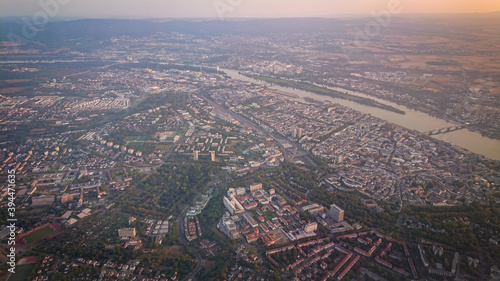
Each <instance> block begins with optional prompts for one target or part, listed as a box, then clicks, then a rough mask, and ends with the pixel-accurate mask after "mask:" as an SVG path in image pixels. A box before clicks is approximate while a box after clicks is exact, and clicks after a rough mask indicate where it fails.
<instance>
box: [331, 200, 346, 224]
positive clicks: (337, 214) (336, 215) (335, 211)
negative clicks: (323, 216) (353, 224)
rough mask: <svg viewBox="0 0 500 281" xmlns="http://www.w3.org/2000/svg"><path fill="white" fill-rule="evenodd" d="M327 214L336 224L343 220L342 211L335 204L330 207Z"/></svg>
mask: <svg viewBox="0 0 500 281" xmlns="http://www.w3.org/2000/svg"><path fill="white" fill-rule="evenodd" d="M328 214H329V215H330V217H331V218H332V219H334V220H335V221H336V222H341V221H343V220H344V210H342V209H341V208H340V207H339V206H337V205H335V204H332V205H330V211H328Z"/></svg>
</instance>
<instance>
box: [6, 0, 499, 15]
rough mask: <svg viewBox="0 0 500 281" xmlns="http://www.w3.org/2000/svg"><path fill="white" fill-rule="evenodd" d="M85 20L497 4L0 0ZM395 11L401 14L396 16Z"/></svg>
mask: <svg viewBox="0 0 500 281" xmlns="http://www.w3.org/2000/svg"><path fill="white" fill-rule="evenodd" d="M43 3H49V4H50V3H52V4H53V3H57V6H56V7H54V5H48V6H49V7H51V8H50V9H49V10H48V12H45V13H46V14H48V15H50V17H51V18H54V17H83V18H106V17H113V18H115V17H120V18H128V17H135V18H172V17H175V18H182V17H191V18H192V17H204V18H206V17H224V18H231V17H314V16H318V17H325V16H334V15H345V14H370V13H371V12H382V11H387V10H388V6H389V5H394V6H398V5H399V6H398V11H399V10H401V11H402V13H473V12H492V11H500V0H0V16H2V17H5V16H28V17H32V16H33V15H35V14H37V12H38V15H40V13H43V11H44V7H43V6H44V5H43ZM398 13H399V12H398Z"/></svg>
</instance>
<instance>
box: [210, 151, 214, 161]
mask: <svg viewBox="0 0 500 281" xmlns="http://www.w3.org/2000/svg"><path fill="white" fill-rule="evenodd" d="M210 158H211V159H212V162H215V151H210Z"/></svg>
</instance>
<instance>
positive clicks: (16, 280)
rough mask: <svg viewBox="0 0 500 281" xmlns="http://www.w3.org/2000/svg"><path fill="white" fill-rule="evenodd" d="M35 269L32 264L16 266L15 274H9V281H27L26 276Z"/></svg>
mask: <svg viewBox="0 0 500 281" xmlns="http://www.w3.org/2000/svg"><path fill="white" fill-rule="evenodd" d="M33 267H35V264H34V263H30V264H22V265H16V273H14V274H11V275H10V277H9V281H25V280H28V276H29V275H30V274H31V271H32V270H33Z"/></svg>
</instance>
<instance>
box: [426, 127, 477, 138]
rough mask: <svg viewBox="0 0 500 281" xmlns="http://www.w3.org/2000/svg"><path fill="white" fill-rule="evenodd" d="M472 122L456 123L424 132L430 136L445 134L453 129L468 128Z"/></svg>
mask: <svg viewBox="0 0 500 281" xmlns="http://www.w3.org/2000/svg"><path fill="white" fill-rule="evenodd" d="M470 125H471V124H463V125H456V126H450V127H444V128H440V129H435V130H430V131H427V132H423V133H424V134H426V135H428V136H433V135H439V134H444V133H449V132H453V131H458V130H462V129H465V128H467V127H468V126H470Z"/></svg>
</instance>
